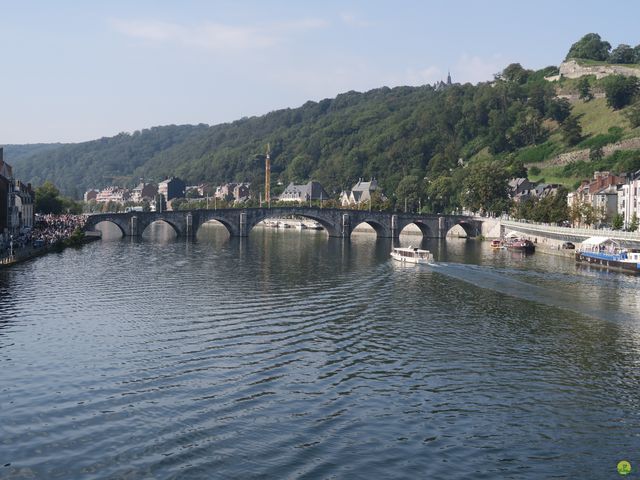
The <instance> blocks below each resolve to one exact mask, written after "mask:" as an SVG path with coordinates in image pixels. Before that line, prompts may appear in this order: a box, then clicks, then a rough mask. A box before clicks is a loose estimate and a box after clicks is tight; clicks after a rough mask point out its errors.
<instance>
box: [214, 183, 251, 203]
mask: <svg viewBox="0 0 640 480" xmlns="http://www.w3.org/2000/svg"><path fill="white" fill-rule="evenodd" d="M250 187H251V184H250V183H246V182H240V183H235V182H231V183H225V184H224V185H219V186H217V187H216V191H215V193H214V194H213V195H214V197H215V198H217V199H218V200H224V201H225V202H244V201H246V200H248V199H250V198H251V190H250Z"/></svg>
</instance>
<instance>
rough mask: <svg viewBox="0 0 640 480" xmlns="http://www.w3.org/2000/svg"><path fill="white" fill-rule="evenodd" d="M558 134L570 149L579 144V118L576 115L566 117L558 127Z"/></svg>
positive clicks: (580, 130) (580, 129)
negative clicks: (560, 134)
mask: <svg viewBox="0 0 640 480" xmlns="http://www.w3.org/2000/svg"><path fill="white" fill-rule="evenodd" d="M560 132H561V133H562V138H563V140H564V141H565V143H566V144H567V145H569V146H571V147H572V146H574V145H577V144H578V143H580V140H582V125H581V124H580V119H579V117H577V116H576V115H570V116H569V117H567V119H566V120H565V121H564V122H562V125H561V126H560Z"/></svg>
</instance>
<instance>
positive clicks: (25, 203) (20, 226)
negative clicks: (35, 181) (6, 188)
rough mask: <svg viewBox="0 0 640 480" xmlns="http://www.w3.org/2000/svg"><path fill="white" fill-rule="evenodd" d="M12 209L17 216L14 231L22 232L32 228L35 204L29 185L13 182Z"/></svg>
mask: <svg viewBox="0 0 640 480" xmlns="http://www.w3.org/2000/svg"><path fill="white" fill-rule="evenodd" d="M13 197H14V199H13V207H14V209H15V214H16V216H17V218H16V221H17V223H15V224H14V225H13V226H14V230H16V229H17V231H18V232H23V231H24V230H30V229H32V228H33V224H34V222H35V202H36V194H35V192H34V190H33V188H31V184H30V183H28V184H24V183H22V182H20V181H16V182H15V187H14V189H13Z"/></svg>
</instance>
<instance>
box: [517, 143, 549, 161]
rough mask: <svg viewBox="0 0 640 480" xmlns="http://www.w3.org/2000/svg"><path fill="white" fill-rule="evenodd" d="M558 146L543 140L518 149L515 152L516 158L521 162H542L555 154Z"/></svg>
mask: <svg viewBox="0 0 640 480" xmlns="http://www.w3.org/2000/svg"><path fill="white" fill-rule="evenodd" d="M557 150H558V147H557V146H556V145H555V144H553V143H552V142H544V143H541V144H540V145H533V146H531V147H525V148H522V149H520V151H518V153H517V154H516V160H518V161H520V162H522V163H534V162H542V161H544V160H546V159H547V158H550V157H552V156H553V155H555V154H556V152H557Z"/></svg>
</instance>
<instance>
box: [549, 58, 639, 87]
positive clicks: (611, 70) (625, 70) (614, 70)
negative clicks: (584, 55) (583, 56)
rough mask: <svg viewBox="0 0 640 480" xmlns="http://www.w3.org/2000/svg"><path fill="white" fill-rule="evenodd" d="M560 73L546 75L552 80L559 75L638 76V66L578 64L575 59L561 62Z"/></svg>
mask: <svg viewBox="0 0 640 480" xmlns="http://www.w3.org/2000/svg"><path fill="white" fill-rule="evenodd" d="M559 71H560V75H553V76H551V77H546V79H547V80H549V81H550V82H553V81H555V80H559V79H560V77H565V78H580V77H583V76H585V75H595V76H596V78H598V79H600V78H604V77H606V76H608V75H627V76H636V77H640V68H634V67H627V66H625V65H580V64H579V63H578V62H577V61H575V60H568V61H566V62H562V63H561V64H560V67H559Z"/></svg>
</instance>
